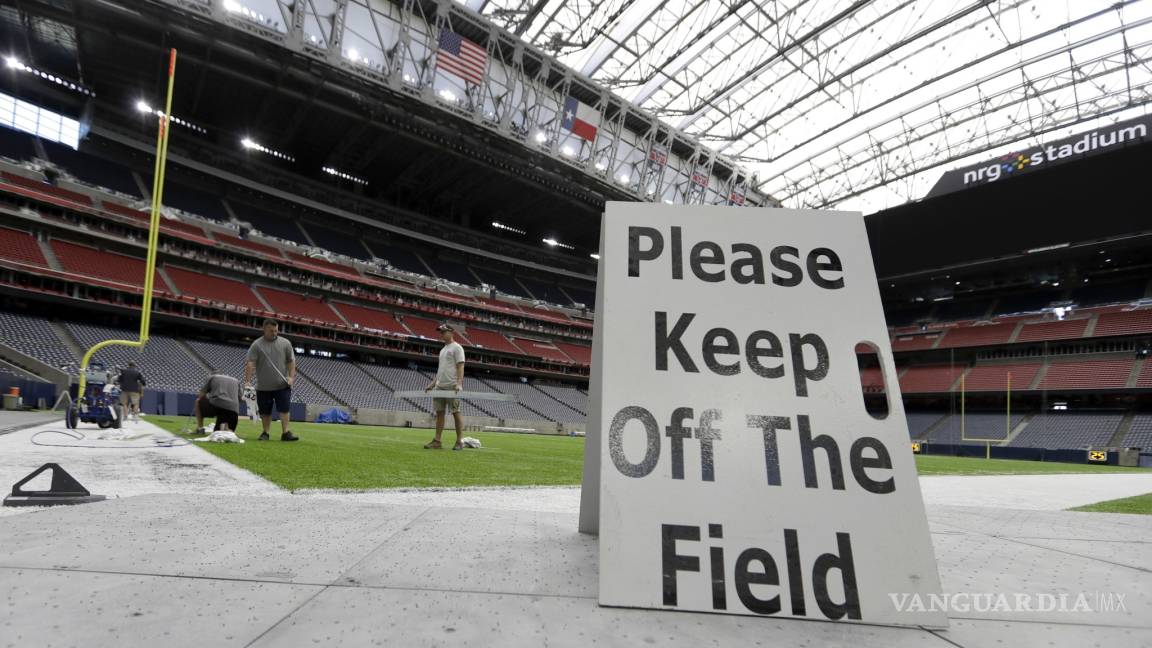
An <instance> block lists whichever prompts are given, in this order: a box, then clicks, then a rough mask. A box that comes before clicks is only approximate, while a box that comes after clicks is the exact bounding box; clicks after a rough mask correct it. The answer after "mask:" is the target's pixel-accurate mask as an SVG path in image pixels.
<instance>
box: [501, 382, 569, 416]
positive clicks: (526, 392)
mask: <svg viewBox="0 0 1152 648" xmlns="http://www.w3.org/2000/svg"><path fill="white" fill-rule="evenodd" d="M486 382H488V383H489V384H491V385H493V386H494V387H495V388H496V389H498V390H500V391H502V392H504V393H506V394H515V395H516V399H517V403H518V404H519V405H522V406H523V407H525V408H527V409H529V410H531V411H533V412H535V413H536V414H537V416H531V417H528V418H529V419H539V418H544V419H547V420H550V421H556V422H557V423H583V422H584V418H585V414H584V413H583V412H580V411H577V410H576V408H574V407H570V406H568V405H566V404H564V403H561V402H560V401H558V400H557V399H555V398H553V397H552V396H549V395H548V394H546V393H544V392H543V391H542V390H540V389H537V388H535V387H533V386H532V385H530V384H528V383H524V382H514V381H510V380H486ZM521 418H522V417H521Z"/></svg>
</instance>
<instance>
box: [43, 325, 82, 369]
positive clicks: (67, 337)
mask: <svg viewBox="0 0 1152 648" xmlns="http://www.w3.org/2000/svg"><path fill="white" fill-rule="evenodd" d="M47 321H48V326H50V327H51V328H52V330H53V331H55V333H56V337H58V338H60V341H61V342H63V343H64V346H65V347H67V348H68V350H69V351H71V352H72V355H73V356H75V357H76V363H77V365H79V363H80V359H81V358H83V357H84V352H85V351H87V350H88V349H85V348H82V347H81V344H80V341H79V340H77V339H76V337H75V336H73V335H72V332H71V331H69V330H68V329H67V328H65V326H64V325H63V324H61V323H60V322H57V321H55V320H47Z"/></svg>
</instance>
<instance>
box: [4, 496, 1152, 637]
mask: <svg viewBox="0 0 1152 648" xmlns="http://www.w3.org/2000/svg"><path fill="white" fill-rule="evenodd" d="M428 495H429V500H431V499H435V500H437V501H444V500H445V498H444V495H445V494H444V493H430V494H428ZM928 513H929V520H930V522H931V524H932V526H933V528H934V532H933V535H932V539H933V543H934V546H935V549H936V553H937V556H938V559H939V563H940V571H941V576H942V580H943V583H944V588H945V591H946V592H948V593H951V594H965V595H968V596H969V597H972V596H980V595H993V594H998V593H1006V594H1015V593H1022V594H1025V595H1028V596H1036V595H1039V594H1054V595H1059V594H1061V593H1065V594H1071V595H1075V594H1076V593H1079V592H1087V593H1090V594H1091V593H1094V592H1109V593H1118V594H1122V595H1124V604H1125V606H1124V608H1123V609H1110V610H1103V609H1091V610H1088V611H1075V612H1071V611H1066V612H1028V611H1019V610H1017V611H1012V612H1005V611H1000V610H994V609H989V610H982V609H980V608H979V604H975V605H973V604H972V602H971V601H969V604H968V606H967V607H966V609H963V610H954V611H953V612H952V613H951V615H952V617H953V619H954V624H953V626H952V627H951V628H950V629H949V630H947V631H945V632H940V633H933V634H930V633H929V632H928V631H925V630H921V629H900V628H883V627H876V626H860V625H854V626H847V625H842V624H834V623H824V622H817V621H789V620H778V619H772V618H763V619H756V618H747V617H743V618H737V617H726V616H720V615H699V614H690V613H672V612H653V611H639V610H620V609H610V608H601V607H599V606H598V605H597V604H596V592H595V584H596V578H597V559H596V542H595V540H594V539H593V538H588V537H585V536H581V535H579V534H578V533H576V532H575V512H574V511H572V512H568V513H554V512H536V511H525V510H517V509H485V508H479V507H472V508H462V507H451V506H425V507H420V506H410V505H396V504H390V503H383V504H362V503H350V502H341V501H338V500H333V499H329V498H324V497H288V496H284V497H272V498H267V497H265V498H245V497H189V496H176V495H149V496H140V497H135V498H125V499H120V500H115V501H110V502H105V503H100V504H92V505H86V506H83V507H68V508H57V509H50V510H45V511H40V512H37V513H33V514H30V515H23V516H15V517H10V518H7V519H6V520H5V521H4V523H3V524H2V525H0V600H5V601H9V602H14V601H16V600H17V599H23V598H28V597H33V598H35V597H39V599H37V600H49V599H50V597H51V596H53V593H54V592H60V591H64V592H73V591H78V592H81V591H87V590H89V589H92V588H93V587H95V588H96V589H97V590H100V588H102V587H104V585H102V583H105V582H106V583H109V585H108V586H107V587H108V588H110V589H112V590H114V591H120V590H121V589H122V590H123V591H125V592H129V593H131V596H130V597H126V598H123V599H117V598H115V597H112V598H110V599H109V600H110V601H119V600H133V601H147V602H149V603H150V604H151V605H153V606H155V607H156V610H155V611H154V612H152V613H154V614H157V615H159V616H160V618H164V619H168V618H170V617H172V616H177V615H180V614H181V613H183V612H185V611H186V600H183V599H182V600H179V601H171V600H169V599H171V596H170V595H169V593H168V592H169V591H170V588H171V587H172V586H171V584H170V583H171V582H184V581H195V582H198V583H205V584H228V586H229V587H231V586H234V585H235V586H241V585H242V586H244V587H257V586H259V587H272V586H284V587H292V586H299V587H301V588H312V589H308V590H307V591H306V592H305V593H304V594H302V596H304V599H305V600H307V602H306V603H305V602H304V600H302V599H300V598H298V597H297V594H296V593H293V594H292V595H291V596H288V597H287V599H286V600H287V602H286V603H283V604H282V605H281V603H277V604H276V605H279V606H281V607H276V606H273V607H276V609H277V611H279V612H281V613H280V614H278V615H277V614H265V611H264V610H263V609H260V610H259V611H257V610H256V609H255V608H253V607H251V606H250V605H249V606H248V607H245V605H248V604H247V603H241V602H239V601H238V600H237V599H235V598H233V599H228V600H230V601H233V602H234V606H235V607H237V608H238V609H239V610H240V611H245V610H247V611H249V616H246V617H243V618H242V619H240V620H233V619H234V618H235V617H233V616H229V615H227V614H225V615H223V616H221V615H218V614H209V615H207V616H204V617H190V618H191V619H192V620H191V621H188V620H181V622H180V623H182V624H184V625H180V626H179V627H180V628H182V629H183V631H186V632H190V633H192V634H195V633H196V632H197V631H198V629H199V627H200V625H203V626H205V630H204V632H206V633H216V632H217V631H221V630H224V631H228V632H230V634H227V635H226V636H227V637H232V638H231V639H228V638H226V637H225V638H223V639H220V635H218V634H210V635H209V636H212V637H214V638H217V639H220V640H219V641H213V642H210V645H222V646H232V645H236V646H242V645H247V644H248V642H249V641H252V640H253V639H255V638H256V637H260V639H259V640H258V641H257V642H256V645H261V646H272V645H275V646H280V645H288V646H292V645H316V644H318V643H319V644H325V645H375V644H378V645H405V646H409V645H412V646H426V645H427V646H431V645H475V646H481V645H483V646H490V645H501V646H529V645H530V646H539V645H545V644H547V645H561V646H565V645H589V644H590V645H620V646H628V645H647V644H649V643H658V644H660V645H668V646H699V645H722V646H729V645H757V642H759V643H761V644H762V645H768V642H770V643H771V644H772V645H785V646H789V645H796V646H800V645H821V646H823V645H830V646H836V645H841V646H853V647H854V648H858V647H867V646H885V647H888V646H902V645H917V646H936V645H939V646H942V647H943V646H947V645H954V646H963V647H964V648H969V647H982V646H1000V645H1016V644H1019V645H1036V646H1040V645H1045V646H1065V645H1068V646H1071V645H1077V646H1079V645H1085V644H1084V642H1085V641H1086V640H1089V639H1091V638H1107V639H1108V640H1109V641H1112V640H1114V641H1115V642H1116V643H1115V644H1111V643H1109V644H1108V645H1109V646H1110V648H1111V646H1113V645H1115V646H1128V645H1131V646H1152V578H1150V574H1149V573H1148V571H1146V570H1141V569H1138V568H1136V567H1133V566H1128V565H1127V564H1126V562H1121V563H1120V564H1116V563H1115V562H1110V561H1108V560H1107V557H1099V556H1095V555H1093V553H1092V552H1088V551H1079V552H1077V551H1071V550H1070V549H1069V547H1068V546H1063V545H1055V546H1052V547H1045V546H1038V545H1036V544H1035V543H1034V542H1032V541H1031V539H1027V538H1023V537H1020V538H1017V537H1014V536H1013V534H1020V535H1021V536H1023V535H1025V534H1028V533H1032V534H1033V535H1035V534H1036V532H1052V529H1053V528H1060V527H1061V526H1062V523H1063V522H1067V525H1066V526H1068V527H1069V528H1070V529H1071V530H1072V531H1073V532H1074V533H1075V534H1077V535H1078V537H1077V538H1074V539H1069V538H1058V539H1057V540H1053V542H1064V543H1072V542H1076V543H1079V542H1088V541H1092V540H1098V541H1105V542H1106V541H1108V538H1107V537H1106V536H1107V534H1109V533H1113V532H1122V533H1129V534H1130V536H1125V537H1126V538H1129V539H1127V540H1124V543H1125V544H1132V545H1142V544H1143V543H1141V541H1140V540H1138V539H1137V538H1136V537H1135V536H1136V535H1137V534H1138V532H1139V530H1140V529H1146V528H1147V527H1146V526H1145V525H1147V524H1149V523H1150V522H1148V521H1145V518H1137V517H1136V516H1107V515H1106V516H1103V517H1101V518H1100V519H1101V523H1100V524H1099V525H1096V528H1095V531H1094V530H1093V525H1091V524H1088V523H1087V522H1086V521H1085V520H1090V519H1091V518H1090V517H1086V516H1090V515H1091V514H1085V513H1067V512H1041V513H1038V514H1037V515H1036V516H1034V517H1032V519H1031V520H1030V522H1028V523H1026V524H1019V523H1017V518H1018V517H1020V516H1013V515H1008V514H1004V512H1003V511H1002V510H995V509H990V510H988V511H987V512H986V515H983V516H982V515H980V512H979V510H978V509H973V508H970V507H969V508H960V509H957V508H954V507H939V506H931V507H929V509H928ZM1114 518H1115V519H1114ZM1131 518H1136V519H1131ZM1049 527H1051V528H1049ZM1052 537H1056V536H1052ZM1145 537H1148V536H1145ZM1113 542H1114V543H1115V541H1113ZM1074 548H1075V547H1073V549H1074ZM32 570H35V571H32ZM11 574H18V576H17V577H16V578H12V577H10V575H11ZM27 574H35V575H34V576H28V575H27ZM125 579H127V580H125ZM94 583H95V584H94ZM118 584H123V585H118ZM205 591H206V592H207V594H204V595H205V596H212V591H213V590H211V588H209V589H208V590H205ZM218 591H219V592H225V593H227V592H232V591H233V590H231V589H228V588H225V589H221V590H218ZM236 591H239V592H244V591H246V590H243V589H241V590H236ZM313 594H315V597H314V598H311V599H308V598H307V597H308V596H311V595H313ZM69 596H73V597H75V596H78V595H74V594H69ZM228 596H232V594H228ZM236 596H237V597H239V598H243V597H244V595H243V594H237V595H236ZM285 596H287V595H285ZM194 598H196V597H195V596H192V595H189V596H188V597H186V599H194ZM256 598H257V599H260V598H262V597H259V596H257V597H256ZM74 600H79V601H80V602H81V603H83V605H84V607H85V609H84V610H83V611H82V614H81V615H80V616H78V617H77V619H78V621H77V623H82V624H83V626H84V628H85V632H84V633H83V634H80V633H78V632H76V633H74V632H73V630H72V628H71V626H70V625H69V627H68V628H67V629H66V632H65V633H64V634H63V635H61V634H60V633H59V631H58V630H55V629H53V626H56V625H60V615H59V613H58V612H55V611H54V609H53V608H41V609H37V608H36V607H35V606H31V607H29V606H24V605H19V606H17V607H20V608H22V609H24V610H27V611H28V616H27V617H22V618H21V619H20V621H19V623H20V624H22V625H19V626H18V630H19V636H20V637H21V641H22V642H23V643H21V644H19V645H40V644H46V645H52V644H53V641H54V640H55V639H54V638H56V637H58V636H63V637H72V636H89V637H104V636H109V637H115V638H116V645H126V646H136V645H156V643H155V641H154V639H155V636H156V635H155V632H154V630H152V629H149V628H147V627H145V628H144V629H140V628H138V626H136V625H135V622H134V620H133V619H128V620H127V621H125V619H124V618H123V616H122V615H121V614H120V612H121V610H122V608H123V607H124V606H123V605H121V604H107V605H104V604H102V601H101V599H100V598H99V597H89V598H82V599H74ZM277 600H278V599H277ZM297 602H299V604H298V605H297V606H293V605H292V604H293V603H297ZM1096 603H1098V602H1096V601H1094V602H1093V604H1094V605H1095V604H1096ZM284 606H287V607H288V608H290V609H288V610H287V611H284V610H283V609H282V608H283V607H284ZM8 607H9V608H11V607H13V606H12V605H9V606H8ZM230 609H231V608H230ZM0 618H3V619H4V623H8V624H9V626H11V627H17V626H12V625H11V624H12V623H15V620H14V617H11V616H9V617H0ZM233 624H234V625H235V628H230V627H229V626H230V625H233ZM209 626H211V627H209ZM0 628H4V629H5V630H7V628H6V627H5V626H4V625H0ZM1043 637H1047V638H1048V639H1047V642H1043V641H1041V640H1040V638H1043ZM4 638H5V639H6V638H7V632H5V633H4ZM38 640H42V641H38ZM1094 642H1095V641H1089V643H1094ZM89 645H104V644H102V643H101V642H100V641H95V642H92V643H90V644H89Z"/></svg>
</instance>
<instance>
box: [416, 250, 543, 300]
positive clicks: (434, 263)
mask: <svg viewBox="0 0 1152 648" xmlns="http://www.w3.org/2000/svg"><path fill="white" fill-rule="evenodd" d="M424 260H425V261H427V262H428V265H429V266H431V267H432V272H435V273H436V276H437V277H440V278H441V279H447V280H448V281H455V282H456V283H458V284H463V285H465V286H476V285H479V284H480V281H479V280H478V279H477V278H476V275H474V274H472V271H471V270H469V269H468V266H466V265H464V264H462V263H456V262H455V261H449V260H447V259H438V258H436V257H432V256H428V257H425V259H424ZM516 292H517V293H519V292H522V291H519V290H518V291H516Z"/></svg>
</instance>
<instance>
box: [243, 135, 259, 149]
mask: <svg viewBox="0 0 1152 648" xmlns="http://www.w3.org/2000/svg"><path fill="white" fill-rule="evenodd" d="M240 146H243V147H244V148H246V149H254V148H256V142H253V141H252V140H250V139H248V138H247V137H245V138H244V139H242V140H240Z"/></svg>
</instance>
